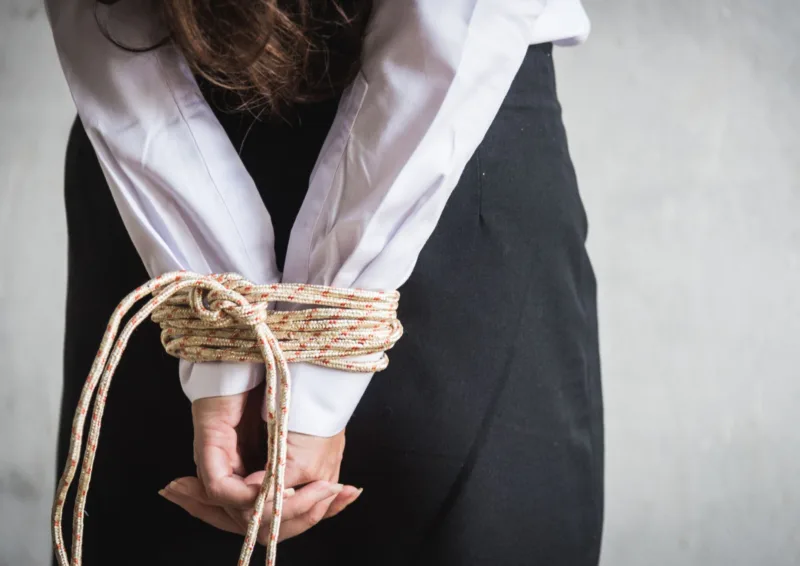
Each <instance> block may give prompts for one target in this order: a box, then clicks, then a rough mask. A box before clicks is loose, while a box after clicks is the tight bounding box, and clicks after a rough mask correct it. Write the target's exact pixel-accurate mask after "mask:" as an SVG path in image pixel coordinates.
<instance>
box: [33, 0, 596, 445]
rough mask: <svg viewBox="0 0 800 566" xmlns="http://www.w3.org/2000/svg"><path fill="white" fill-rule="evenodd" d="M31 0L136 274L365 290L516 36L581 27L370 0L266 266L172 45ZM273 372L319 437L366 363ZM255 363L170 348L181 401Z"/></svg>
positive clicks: (410, 235) (419, 2) (228, 382)
mask: <svg viewBox="0 0 800 566" xmlns="http://www.w3.org/2000/svg"><path fill="white" fill-rule="evenodd" d="M126 3H127V4H128V5H130V4H131V2H130V0H124V1H123V2H121V3H120V4H117V5H115V8H114V10H117V7H119V6H121V5H122V7H121V9H120V13H124V11H125V5H126ZM46 4H47V8H48V14H49V17H50V22H51V26H52V29H53V35H54V38H55V43H56V47H57V50H58V53H59V57H60V59H61V64H62V67H63V69H64V74H65V76H66V79H67V82H68V84H69V87H70V89H71V91H72V95H73V98H74V100H75V104H76V106H77V109H78V113H79V115H80V118H81V120H82V122H83V125H84V127H85V128H86V131H87V133H88V135H89V138H90V140H91V142H92V144H93V146H94V149H95V151H96V153H97V156H98V158H99V161H100V164H101V166H102V168H103V171H104V173H105V176H106V179H107V180H108V184H109V187H110V189H111V192H112V194H113V197H114V200H115V202H116V205H117V207H118V208H119V212H120V214H121V216H122V220H123V222H124V223H125V226H126V228H127V230H128V232H129V234H130V237H131V240H132V241H133V243H134V245H135V246H136V249H137V250H138V253H139V254H140V255H141V258H142V261H143V262H144V265H145V266H146V268H147V270H148V272H149V273H150V274H151V275H153V276H155V275H157V274H160V273H164V272H167V271H172V270H177V269H187V270H191V271H195V272H199V273H216V272H226V271H233V272H238V273H240V274H242V275H243V276H245V277H246V278H248V279H250V280H252V281H254V282H258V283H268V282H277V281H284V282H306V283H315V284H322V285H334V286H337V287H359V288H365V289H384V290H390V289H396V288H398V287H399V286H400V285H401V284H402V283H403V282H405V281H406V279H407V278H408V277H409V275H410V274H411V271H412V269H413V268H414V264H415V262H416V260H417V256H418V254H419V253H420V251H421V249H422V247H423V245H424V244H425V242H426V240H427V239H428V237H429V236H430V234H431V233H432V231H433V229H434V227H435V226H436V223H437V221H438V219H439V216H440V214H441V212H442V209H443V208H444V206H445V203H446V201H447V198H448V197H449V195H450V193H451V192H452V190H453V188H454V187H455V185H456V183H457V182H458V179H459V177H460V175H461V173H462V171H463V169H464V167H465V166H466V164H467V161H468V160H469V159H470V157H471V156H472V154H473V153H474V151H475V149H476V148H477V146H478V144H479V143H480V142H481V140H482V138H483V137H484V135H485V133H486V131H487V130H488V128H489V126H490V124H491V122H492V120H493V119H494V117H495V115H496V113H497V111H498V109H499V107H500V105H501V103H502V102H503V99H504V97H505V95H506V93H507V92H508V90H509V87H510V85H511V82H512V80H513V79H514V76H515V74H516V72H517V70H518V69H519V67H520V65H521V63H522V60H523V58H524V56H525V53H526V50H527V48H528V46H529V45H531V44H536V43H543V42H549V41H553V42H555V43H557V44H567V45H569V44H575V43H580V42H581V41H583V39H584V38H585V37H586V36H587V35H588V33H589V20H588V18H587V17H586V13H585V12H584V10H583V8H582V6H581V4H580V0H376V1H375V4H374V8H373V12H372V17H371V20H370V23H369V26H368V31H367V35H366V40H365V45H364V55H363V67H362V71H361V73H360V74H359V75H358V77H357V78H356V80H355V81H354V83H353V84H352V85H351V86H350V87H349V88H348V89H347V91H346V92H345V93H344V95H343V96H342V98H341V102H340V105H339V109H338V113H337V115H336V117H335V120H334V122H333V125H332V127H331V130H330V132H329V134H328V136H327V139H326V141H325V143H324V145H323V147H322V150H321V153H320V155H319V157H318V159H317V163H316V166H315V168H314V170H313V172H312V174H311V178H310V181H309V189H308V194H307V196H306V198H305V201H304V202H303V205H302V208H301V209H300V212H299V215H298V216H297V220H296V222H295V224H294V227H293V229H292V233H291V238H290V241H289V247H288V252H287V257H286V264H285V269H284V272H283V273H280V272H279V271H278V268H277V266H276V263H275V252H274V249H273V244H274V235H273V229H272V222H271V220H270V216H269V213H268V212H267V210H266V208H265V206H264V204H263V203H262V201H261V197H260V196H259V192H258V190H257V189H256V186H255V185H254V183H253V180H252V179H251V178H250V176H249V175H248V173H247V171H246V169H245V167H244V165H243V164H242V161H241V160H240V158H239V156H238V154H237V150H236V148H235V147H233V145H232V144H231V142H230V141H229V140H228V137H227V135H226V134H225V132H224V130H223V129H222V127H221V126H220V124H219V123H218V121H217V120H216V118H215V117H214V114H213V112H212V111H211V109H210V108H209V106H208V105H207V104H206V102H205V100H204V99H203V97H202V95H201V93H200V91H199V90H198V87H197V84H196V82H195V80H194V78H193V76H192V74H191V72H190V70H189V68H188V66H187V64H186V62H185V61H184V59H183V58H182V57H181V55H180V54H179V53H178V52H177V51H176V49H174V48H173V47H171V46H165V47H162V48H159V49H157V50H153V51H148V52H144V53H131V52H128V51H125V50H122V49H120V48H118V47H116V46H115V45H114V44H113V43H112V42H110V41H109V40H108V39H107V38H106V37H105V36H104V35H103V34H102V33H101V30H100V28H99V27H98V24H97V22H96V19H95V12H94V10H95V4H96V1H95V0H46ZM136 4H137V6H140V4H138V3H136ZM137 9H138V8H137ZM112 13H114V12H113V11H112ZM114 17H115V19H114V21H113V22H112V24H113V26H112V27H111V29H112V35H115V36H118V34H120V33H122V34H123V37H122V38H121V39H122V40H123V42H124V43H125V44H128V45H131V44H133V45H148V44H151V43H150V42H152V41H153V40H157V39H158V38H159V35H158V34H157V33H156V31H157V30H152V29H151V27H152V25H151V24H152V21H150V19H148V18H147V16H146V15H144V14H141V13H131V14H128V15H124V17H123V16H119V15H115V16H114ZM275 190H281V188H280V187H275ZM401 301H402V297H401ZM109 314H110V313H109ZM291 372H292V377H293V380H292V396H291V399H292V405H291V411H290V429H291V430H294V431H298V432H303V433H307V434H315V435H319V436H329V435H333V434H336V433H337V432H338V431H340V430H342V429H343V428H344V427H345V425H346V424H347V421H348V420H349V418H350V416H351V415H352V413H353V411H354V409H355V407H356V405H357V403H358V401H359V400H360V398H361V396H362V395H363V393H364V390H365V389H366V387H367V385H368V383H369V381H370V379H371V377H372V375H371V374H352V373H346V372H341V371H339V370H334V369H330V368H323V367H319V366H315V365H310V364H306V363H297V364H291ZM263 378H264V370H263V367H261V366H259V365H255V364H235V363H203V364H192V363H189V362H184V361H181V363H180V380H181V384H182V386H183V389H184V391H185V392H186V394H187V395H188V396H189V398H190V399H192V400H194V399H198V398H203V397H210V396H216V395H231V394H235V393H240V392H243V391H247V390H249V389H251V388H253V387H255V386H256V385H257V384H258V383H259V382H260V381H261V380H262V379H263Z"/></svg>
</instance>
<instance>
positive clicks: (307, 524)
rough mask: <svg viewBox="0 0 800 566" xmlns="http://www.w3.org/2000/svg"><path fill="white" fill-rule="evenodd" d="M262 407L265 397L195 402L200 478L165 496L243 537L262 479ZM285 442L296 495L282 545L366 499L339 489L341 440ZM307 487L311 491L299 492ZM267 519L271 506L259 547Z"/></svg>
mask: <svg viewBox="0 0 800 566" xmlns="http://www.w3.org/2000/svg"><path fill="white" fill-rule="evenodd" d="M260 404H261V395H259V394H258V393H257V392H255V391H254V392H248V393H242V394H240V395H232V396H227V397H213V398H208V399H200V400H198V401H195V402H194V403H193V405H192V418H193V422H194V430H195V439H194V456H195V463H196V465H197V477H196V478H194V477H186V478H180V479H178V480H175V481H174V482H172V483H171V484H170V485H169V486H167V487H166V488H165V489H164V490H162V491H161V492H160V493H161V495H163V496H164V497H165V498H166V499H168V500H169V501H172V502H173V503H175V504H177V505H179V506H180V507H182V508H183V509H184V510H186V511H187V512H189V513H190V514H191V515H192V516H194V517H197V518H198V519H201V520H203V521H205V522H206V523H208V524H210V525H213V526H215V527H217V528H220V529H223V530H227V531H231V532H236V533H240V534H244V533H245V532H246V529H247V523H248V521H249V519H250V517H251V515H252V508H253V506H254V503H255V500H256V497H257V495H258V492H259V488H260V486H261V482H262V481H263V478H264V474H265V472H264V471H263V468H264V461H263V458H264V456H263V454H264V451H265V446H266V442H265V440H266V439H265V435H264V432H263V431H264V425H263V422H261V419H260ZM287 440H288V452H287V466H286V476H285V484H286V487H287V488H292V487H297V489H296V491H295V490H291V489H290V490H287V500H286V501H285V502H284V507H283V521H282V524H281V530H280V540H283V539H286V538H289V537H293V536H296V535H298V534H300V533H302V532H304V531H306V530H308V529H309V528H311V527H312V526H314V525H315V524H316V523H318V522H319V521H320V520H322V519H323V518H327V517H332V516H334V515H336V514H337V513H339V512H341V511H342V510H343V509H344V508H345V507H347V506H348V505H350V504H351V503H352V502H353V501H355V500H356V499H357V498H358V496H359V495H360V493H361V490H358V489H357V488H355V487H353V486H342V485H340V484H338V483H337V482H338V477H339V468H340V465H341V461H342V455H343V452H344V432H342V433H340V434H338V435H336V436H334V437H332V438H320V437H314V436H308V435H302V434H298V433H290V434H289V435H288V438H287ZM258 455H261V458H259V457H258ZM256 470H257V471H256ZM302 484H306V485H304V486H303V487H299V486H300V485H302ZM270 499H271V496H270ZM270 511H271V505H267V506H266V507H265V517H264V522H262V527H261V530H260V532H259V542H261V543H262V544H264V543H265V541H266V537H267V536H268V532H269V518H270V513H269V512H270Z"/></svg>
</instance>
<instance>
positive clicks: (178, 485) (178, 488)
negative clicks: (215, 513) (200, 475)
mask: <svg viewBox="0 0 800 566" xmlns="http://www.w3.org/2000/svg"><path fill="white" fill-rule="evenodd" d="M259 487H260V486H259ZM164 489H165V490H166V491H168V492H174V493H177V494H179V495H182V496H185V497H191V498H192V499H195V500H197V501H200V502H202V503H205V504H207V505H216V506H219V505H217V504H216V503H215V502H214V501H213V500H212V499H211V498H209V497H208V494H207V493H206V490H205V488H204V487H203V484H202V482H201V481H200V480H199V479H197V478H195V477H191V476H187V477H183V478H178V479H176V480H175V481H173V482H171V483H170V484H169V485H168V486H167V487H165V488H164ZM272 495H273V494H272V491H270V493H269V494H268V495H267V499H266V501H267V502H271V501H272V499H273V497H272ZM283 495H284V497H290V496H292V495H294V489H292V488H289V489H284V490H283ZM237 509H238V508H237Z"/></svg>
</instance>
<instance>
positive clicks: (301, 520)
mask: <svg viewBox="0 0 800 566" xmlns="http://www.w3.org/2000/svg"><path fill="white" fill-rule="evenodd" d="M363 491H364V490H363V489H358V488H356V487H353V486H352V485H348V486H345V487H344V489H343V490H342V491H341V492H340V493H339V494H338V495H337V496H336V497H334V498H333V499H332V500H326V501H323V502H322V504H318V505H316V506H315V507H314V508H313V509H312V510H311V511H310V512H309V513H306V514H305V515H302V516H300V517H297V518H294V519H290V520H288V521H284V522H283V523H281V530H280V535H279V537H278V539H279V540H286V539H288V538H292V537H296V536H297V535H299V534H302V533H304V532H306V531H307V530H309V529H311V527H313V526H315V525H316V524H317V523H319V522H320V521H321V520H322V519H330V518H331V517H334V516H336V515H338V514H339V513H341V512H342V511H344V509H345V508H346V507H347V506H349V505H350V504H352V503H353V502H354V501H355V500H356V499H358V497H359V496H360V495H361V492H363ZM320 514H321V515H322V519H320Z"/></svg>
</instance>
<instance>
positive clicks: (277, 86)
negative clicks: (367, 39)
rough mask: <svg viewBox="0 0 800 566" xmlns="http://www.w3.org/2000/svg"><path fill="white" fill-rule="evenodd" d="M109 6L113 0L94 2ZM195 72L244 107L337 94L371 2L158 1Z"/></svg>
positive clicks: (350, 69) (355, 60)
mask: <svg viewBox="0 0 800 566" xmlns="http://www.w3.org/2000/svg"><path fill="white" fill-rule="evenodd" d="M98 1H99V2H100V3H102V4H114V3H116V2H117V0H98ZM152 5H153V6H155V7H156V9H157V10H158V11H159V12H160V17H161V19H162V20H163V21H162V23H163V24H164V25H165V27H166V29H167V30H168V32H169V38H168V41H172V42H174V44H175V45H176V46H177V47H178V48H179V49H180V50H181V52H182V53H183V55H184V57H185V58H186V60H187V61H188V63H189V65H190V66H191V67H192V70H193V71H194V72H195V73H196V74H198V75H200V76H202V77H203V78H205V79H206V80H207V81H208V82H210V83H212V84H213V85H216V86H217V87H221V88H223V89H226V90H228V91H232V92H233V93H235V94H236V95H237V100H238V101H239V106H240V107H242V108H245V107H246V108H253V107H260V108H261V109H264V108H265V107H266V109H268V110H271V111H276V112H279V111H280V110H281V109H283V108H285V107H287V106H291V105H293V104H295V103H302V102H312V101H319V100H324V99H327V98H331V97H334V96H336V95H337V94H338V93H340V92H341V90H342V89H343V88H344V87H345V86H347V85H348V84H349V83H350V82H351V81H352V79H353V78H354V76H355V74H356V73H357V72H358V69H359V65H360V59H361V49H362V45H363V39H364V32H365V28H366V22H367V20H368V18H369V13H370V10H371V8H372V0H156V1H155V2H154V3H153V4H152Z"/></svg>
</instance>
